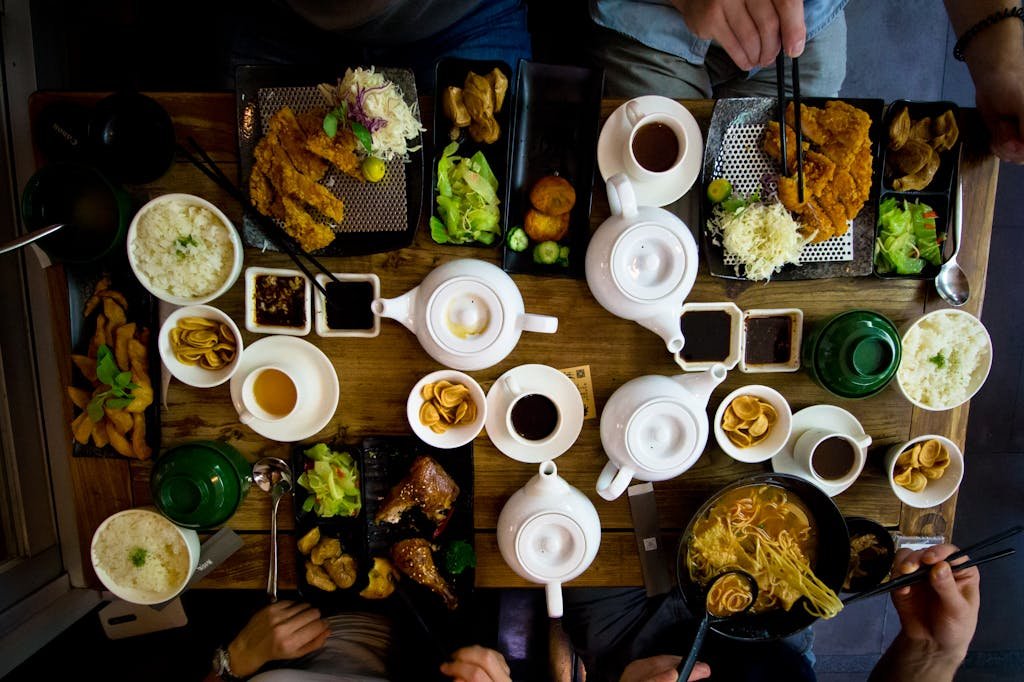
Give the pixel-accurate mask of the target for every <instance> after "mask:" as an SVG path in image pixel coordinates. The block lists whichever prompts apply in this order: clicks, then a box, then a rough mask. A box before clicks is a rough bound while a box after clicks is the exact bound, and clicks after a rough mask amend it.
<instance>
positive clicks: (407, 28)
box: [287, 0, 485, 47]
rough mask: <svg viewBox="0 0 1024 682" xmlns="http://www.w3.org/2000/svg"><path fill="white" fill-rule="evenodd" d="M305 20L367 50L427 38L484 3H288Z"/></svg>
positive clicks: (479, 0) (301, 0)
mask: <svg viewBox="0 0 1024 682" xmlns="http://www.w3.org/2000/svg"><path fill="white" fill-rule="evenodd" d="M287 2H288V4H289V5H290V6H291V8H292V9H293V10H294V11H295V12H296V13H297V14H298V15H299V16H301V17H303V18H305V19H306V21H308V22H309V23H311V24H313V25H314V26H316V27H318V28H320V29H323V30H325V31H332V32H334V33H339V34H342V35H344V36H345V37H346V38H349V39H350V40H352V41H355V42H358V43H359V44H360V45H363V46H367V47H374V46H383V45H402V44H405V43H410V42H415V41H418V40H422V39H424V38H429V37H430V36H433V35H435V34H437V33H440V32H442V31H443V30H445V29H446V28H448V27H449V26H452V25H453V24H455V23H456V22H457V21H459V20H460V19H462V18H463V17H465V16H466V15H468V14H469V13H470V12H472V11H473V10H474V9H476V8H477V7H478V6H480V5H481V4H483V2H485V0H287Z"/></svg>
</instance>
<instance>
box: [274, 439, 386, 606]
mask: <svg viewBox="0 0 1024 682" xmlns="http://www.w3.org/2000/svg"><path fill="white" fill-rule="evenodd" d="M312 448H317V450H316V451H315V452H310V451H311V450H312ZM346 455H347V456H348V457H350V458H351V464H349V461H348V460H346V458H345V456H346ZM317 459H320V460H322V461H323V462H324V463H325V465H326V466H327V467H330V468H331V470H333V471H335V472H336V473H335V475H336V476H337V478H336V479H335V483H339V482H340V481H341V479H343V478H349V480H351V479H350V477H349V475H350V473H351V465H354V467H355V470H356V471H357V472H358V474H357V479H358V480H357V481H356V482H354V483H353V484H352V485H351V486H348V485H345V484H342V485H338V487H337V488H336V490H337V491H338V492H341V491H348V492H350V493H351V491H352V490H353V488H354V490H357V491H358V493H359V509H358V510H353V509H352V504H351V497H349V498H348V499H345V497H344V495H340V494H337V493H332V491H331V488H330V487H325V485H324V484H325V483H326V484H327V486H330V484H329V483H327V482H326V479H324V478H322V477H321V478H319V480H317V479H312V480H311V476H314V475H315V474H316V471H315V466H316V460H317ZM291 465H292V472H293V480H294V481H295V485H294V488H293V491H292V505H293V507H294V509H295V538H294V540H295V547H294V551H295V553H296V563H295V574H296V575H295V579H296V583H297V585H298V589H299V594H301V595H302V598H303V599H305V600H306V601H308V602H310V603H312V604H315V605H317V606H322V607H325V608H327V607H330V608H345V607H352V606H357V607H359V608H362V607H364V605H365V604H366V602H368V601H369V600H367V599H364V598H363V597H360V596H359V592H360V591H362V590H364V589H366V587H367V585H368V584H369V579H368V573H369V570H370V566H371V565H372V562H371V561H370V560H369V554H368V552H367V549H366V513H365V509H364V508H365V500H366V495H365V482H364V479H363V470H364V466H363V462H362V450H361V448H360V447H359V446H358V445H349V444H344V443H315V444H310V445H302V446H299V447H296V448H295V449H294V450H293V451H292V462H291ZM325 465H321V471H325V469H324V468H323V467H324V466H325ZM310 469H312V473H310V474H307V475H306V478H302V474H303V473H304V472H306V471H307V470H310ZM310 486H312V488H313V490H310ZM318 493H319V494H318ZM353 511H354V513H353ZM327 513H330V514H332V515H330V516H325V515H324V514H327ZM311 533H312V534H311ZM332 540H338V541H339V543H340V545H339V546H336V547H331V546H329V545H330V544H332V543H331V541H332ZM325 541H326V542H325ZM321 542H324V544H323V545H320V543H321ZM318 545H319V549H317V546H318ZM314 549H317V552H316V555H314V552H313V550H314ZM343 554H344V555H348V556H350V557H351V561H350V560H348V559H342V558H341V555H343ZM307 562H312V563H314V565H317V566H319V567H321V569H322V573H321V572H317V571H315V570H314V571H313V573H312V574H311V573H310V569H309V568H308V566H307ZM328 568H330V572H328ZM353 568H354V576H353V575H352V569H353ZM339 571H340V572H341V573H348V579H338V580H337V581H336V580H335V578H338V577H339ZM349 579H350V580H352V582H351V583H349V582H348V580H349ZM332 586H333V588H334V589H332Z"/></svg>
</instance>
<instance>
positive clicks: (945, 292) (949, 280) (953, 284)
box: [935, 173, 971, 306]
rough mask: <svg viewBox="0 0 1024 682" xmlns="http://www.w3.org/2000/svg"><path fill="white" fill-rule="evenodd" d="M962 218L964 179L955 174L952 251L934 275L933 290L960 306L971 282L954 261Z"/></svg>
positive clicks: (969, 288)
mask: <svg viewBox="0 0 1024 682" xmlns="http://www.w3.org/2000/svg"><path fill="white" fill-rule="evenodd" d="M963 218H964V181H963V178H962V176H961V175H960V174H959V173H957V176H956V211H955V212H954V214H953V253H952V254H951V255H950V256H949V260H947V261H946V262H945V263H943V264H942V267H941V268H940V269H939V274H937V275H935V290H936V291H937V292H939V296H941V297H942V300H943V301H945V302H946V303H948V304H950V305H953V306H961V305H963V304H964V303H967V299H968V298H970V296H971V283H970V281H968V279H967V275H966V274H965V273H964V271H963V270H962V269H961V268H960V265H959V264H958V263H957V262H956V256H957V254H958V253H960V239H961V232H962V231H963Z"/></svg>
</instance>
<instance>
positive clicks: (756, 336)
mask: <svg viewBox="0 0 1024 682" xmlns="http://www.w3.org/2000/svg"><path fill="white" fill-rule="evenodd" d="M792 344H793V319H792V318H791V317H789V316H785V315H780V316H772V317H748V318H747V342H746V350H745V351H744V354H745V356H746V357H745V359H746V361H747V364H748V365H778V364H785V363H787V362H789V358H790V355H791V353H792V350H793V347H792Z"/></svg>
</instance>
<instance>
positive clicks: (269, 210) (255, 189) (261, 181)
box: [249, 165, 284, 220]
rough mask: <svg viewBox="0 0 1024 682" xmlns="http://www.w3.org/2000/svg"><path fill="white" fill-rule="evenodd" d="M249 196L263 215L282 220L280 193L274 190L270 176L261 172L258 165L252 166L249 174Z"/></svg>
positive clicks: (282, 211)
mask: <svg viewBox="0 0 1024 682" xmlns="http://www.w3.org/2000/svg"><path fill="white" fill-rule="evenodd" d="M249 197H250V198H251V199H252V203H253V205H254V206H255V207H256V210H257V211H259V212H260V213H262V214H263V215H266V216H270V217H271V218H276V219H278V220H284V204H283V203H281V195H280V194H278V193H277V192H275V191H274V186H273V185H272V184H270V178H268V177H267V176H266V175H264V174H263V171H262V170H260V168H259V166H258V165H257V166H253V169H252V173H251V174H250V175H249Z"/></svg>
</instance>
